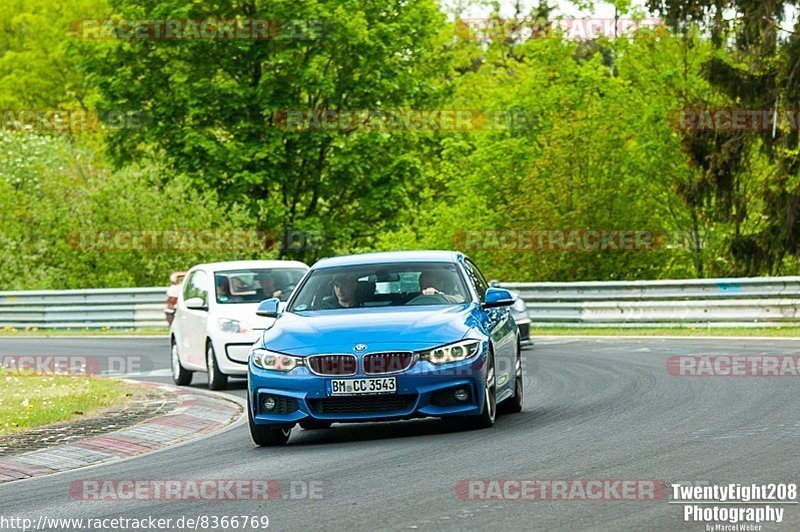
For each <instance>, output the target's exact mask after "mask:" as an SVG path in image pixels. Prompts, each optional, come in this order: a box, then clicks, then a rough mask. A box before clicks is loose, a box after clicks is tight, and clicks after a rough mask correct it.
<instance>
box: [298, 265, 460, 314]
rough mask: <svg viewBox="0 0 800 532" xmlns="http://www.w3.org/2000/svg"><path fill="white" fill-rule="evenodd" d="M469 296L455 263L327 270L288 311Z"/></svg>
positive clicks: (451, 301) (454, 300) (445, 301)
mask: <svg viewBox="0 0 800 532" xmlns="http://www.w3.org/2000/svg"><path fill="white" fill-rule="evenodd" d="M468 294H469V292H468V291H467V287H466V285H465V284H464V280H463V279H462V277H461V275H459V273H458V270H457V269H456V265H455V264H452V263H419V264H415V263H401V264H372V265H365V266H347V267H338V268H323V269H319V270H316V271H314V272H312V273H311V275H310V276H309V277H308V279H307V280H306V282H305V283H303V286H301V287H300V288H299V292H298V293H297V297H295V298H294V300H293V302H292V304H291V307H290V308H289V309H288V310H289V311H290V312H302V311H309V310H333V309H341V308H350V307H392V306H412V305H456V304H460V303H464V302H465V301H467V300H468V299H469V296H468Z"/></svg>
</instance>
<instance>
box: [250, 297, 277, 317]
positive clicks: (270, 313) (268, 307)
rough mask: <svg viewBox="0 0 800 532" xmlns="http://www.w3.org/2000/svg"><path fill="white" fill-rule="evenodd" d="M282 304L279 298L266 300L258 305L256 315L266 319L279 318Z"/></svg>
mask: <svg viewBox="0 0 800 532" xmlns="http://www.w3.org/2000/svg"><path fill="white" fill-rule="evenodd" d="M280 304H281V301H280V299H278V298H277V297H273V298H271V299H265V300H264V301H262V302H261V303H259V304H258V309H256V314H257V315H259V316H264V317H265V318H277V317H278V313H279V310H280Z"/></svg>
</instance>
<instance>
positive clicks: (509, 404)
mask: <svg viewBox="0 0 800 532" xmlns="http://www.w3.org/2000/svg"><path fill="white" fill-rule="evenodd" d="M519 351H520V347H519V345H518V346H517V361H516V362H515V363H514V374H515V377H514V381H515V385H514V397H509V398H508V399H506V400H505V401H503V402H502V403H500V404H499V405H498V411H499V412H500V413H501V414H518V413H520V412H522V402H523V399H524V397H525V394H524V383H523V380H522V357H521V356H520V353H519Z"/></svg>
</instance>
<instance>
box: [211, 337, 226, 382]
mask: <svg viewBox="0 0 800 532" xmlns="http://www.w3.org/2000/svg"><path fill="white" fill-rule="evenodd" d="M206 367H207V368H208V389H209V390H224V389H225V387H227V386H228V376H227V375H225V374H224V373H222V372H221V371H220V369H219V365H218V364H217V355H216V354H215V353H214V346H213V345H211V342H208V343H207V344H206Z"/></svg>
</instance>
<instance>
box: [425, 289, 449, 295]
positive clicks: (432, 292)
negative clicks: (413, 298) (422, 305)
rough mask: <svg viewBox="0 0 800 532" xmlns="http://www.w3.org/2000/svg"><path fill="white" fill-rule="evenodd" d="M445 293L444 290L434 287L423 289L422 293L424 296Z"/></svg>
mask: <svg viewBox="0 0 800 532" xmlns="http://www.w3.org/2000/svg"><path fill="white" fill-rule="evenodd" d="M443 293H444V292H440V291H438V290H437V289H435V288H433V287H430V288H426V289H425V290H423V291H422V295H423V296H435V295H437V294H443Z"/></svg>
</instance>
